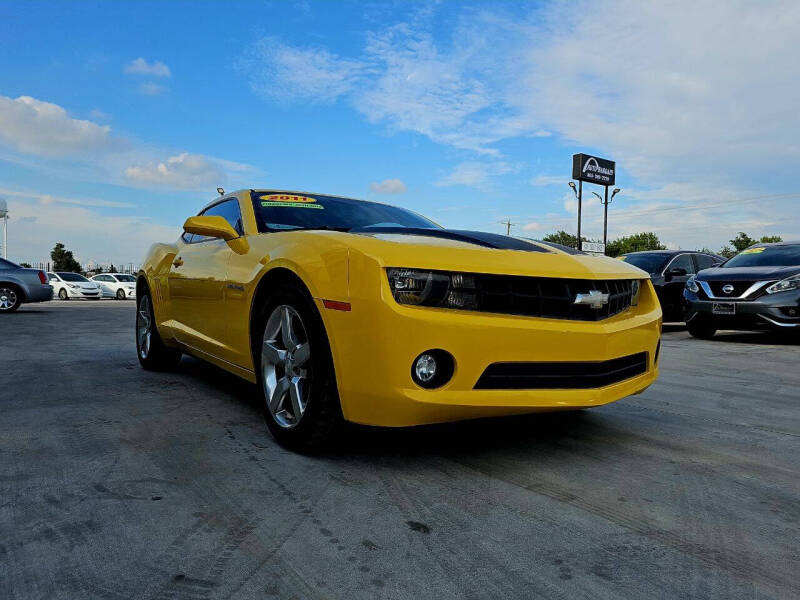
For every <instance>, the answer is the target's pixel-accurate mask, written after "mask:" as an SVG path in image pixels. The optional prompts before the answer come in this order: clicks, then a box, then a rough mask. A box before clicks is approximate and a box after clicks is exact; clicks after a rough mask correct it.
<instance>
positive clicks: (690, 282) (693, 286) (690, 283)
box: [686, 275, 700, 294]
mask: <svg viewBox="0 0 800 600" xmlns="http://www.w3.org/2000/svg"><path fill="white" fill-rule="evenodd" d="M686 289H687V290H689V291H690V292H692V293H693V294H696V293H697V292H699V291H700V286H699V285H697V281H695V278H694V275H692V276H691V277H689V279H687V280H686Z"/></svg>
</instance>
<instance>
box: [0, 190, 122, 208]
mask: <svg viewBox="0 0 800 600" xmlns="http://www.w3.org/2000/svg"><path fill="white" fill-rule="evenodd" d="M0 194H4V195H6V196H12V197H15V198H26V199H28V200H38V201H39V202H41V203H42V204H45V205H47V204H53V203H54V202H58V203H61V204H73V205H77V206H106V207H112V208H133V207H134V205H133V204H130V203H129V202H116V201H114V200H103V199H100V198H72V197H65V196H54V195H52V194H44V193H41V192H32V191H29V190H12V189H2V188H0Z"/></svg>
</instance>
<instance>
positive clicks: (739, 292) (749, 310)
mask: <svg viewBox="0 0 800 600" xmlns="http://www.w3.org/2000/svg"><path fill="white" fill-rule="evenodd" d="M684 296H685V297H686V300H687V301H688V303H689V308H688V312H687V315H686V323H687V325H688V326H689V333H691V334H692V335H693V336H694V337H698V338H704V339H708V338H710V337H713V335H714V334H715V333H716V332H717V330H718V329H744V330H752V329H756V330H757V329H772V330H778V331H794V332H796V333H800V242H779V243H777V244H756V245H755V246H751V247H750V248H748V249H747V250H742V251H741V252H740V253H739V254H737V255H736V256H734V257H733V258H731V259H730V260H729V261H728V262H726V263H724V264H723V265H720V266H719V267H718V268H715V269H709V270H707V271H703V272H702V273H699V274H698V275H697V276H696V277H693V278H691V279H689V280H688V281H687V282H686V289H685V290H684Z"/></svg>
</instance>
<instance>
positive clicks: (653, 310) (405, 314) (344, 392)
mask: <svg viewBox="0 0 800 600" xmlns="http://www.w3.org/2000/svg"><path fill="white" fill-rule="evenodd" d="M386 291H388V289H387V290H385V292H386ZM385 296H386V294H385V293H384V298H383V299H375V300H359V299H353V301H352V310H351V311H350V312H342V311H335V310H326V309H325V308H324V307H323V305H322V303H321V301H318V307H319V310H320V313H321V314H322V315H323V320H324V322H325V325H326V328H327V330H328V338H329V339H330V342H331V350H332V353H333V358H334V366H335V369H336V376H337V382H338V386H339V394H340V399H341V404H342V411H343V413H344V417H345V418H346V419H347V420H349V421H353V422H356V423H362V424H369V425H381V426H407V425H419V424H425V423H436V422H444V421H453V420H460V419H468V418H477V417H486V416H499V415H508V414H519V413H527V412H536V411H552V410H566V409H574V408H584V407H592V406H600V405H602V404H606V403H608V402H613V401H615V400H619V399H620V398H624V397H626V396H629V395H631V394H636V393H638V392H641V391H643V390H644V389H645V388H647V387H648V386H649V385H651V384H652V383H653V382H654V381H655V380H656V378H657V377H658V365H657V364H656V362H655V354H656V348H657V346H658V342H659V339H660V334H661V309H660V307H659V305H658V302H657V300H656V298H655V292H654V291H653V288H652V286H651V285H650V284H649V283H648V285H647V286H646V287H645V289H643V291H642V295H641V298H640V302H639V306H637V307H634V308H632V309H630V310H628V311H626V312H624V313H621V314H619V315H616V316H614V317H612V318H610V319H606V320H604V321H596V322H595V321H593V322H589V321H568V320H560V319H544V318H533V317H524V316H513V315H498V314H487V313H477V312H468V311H455V310H448V309H435V308H420V307H411V306H404V305H400V304H397V303H396V302H395V301H394V300H393V299H392V298H391V296H389V297H388V298H386V297H385ZM430 349H443V350H446V351H447V352H449V353H450V354H452V356H453V357H454V358H455V362H456V365H455V372H454V374H453V377H452V379H451V380H450V381H449V382H448V383H446V384H445V385H444V386H442V387H441V388H438V389H434V390H428V389H423V388H421V387H419V386H418V385H416V384H415V383H414V381H413V380H412V378H411V365H412V363H413V361H414V359H415V358H416V357H417V356H419V354H421V353H422V352H424V351H426V350H430ZM639 352H646V353H647V370H646V371H645V372H644V373H642V374H641V375H637V376H635V377H632V378H630V379H626V380H624V381H620V382H618V383H615V384H612V385H608V386H605V387H598V388H592V389H536V390H518V389H514V390H505V389H504V390H496V389H493V390H485V389H475V385H476V383H477V381H478V379H479V378H480V376H481V374H482V373H483V372H484V371H485V369H486V368H487V367H488V366H489V365H490V364H493V363H497V362H578V361H581V362H583V361H586V362H590V361H606V360H610V359H614V358H620V357H624V356H629V355H631V354H636V353H639Z"/></svg>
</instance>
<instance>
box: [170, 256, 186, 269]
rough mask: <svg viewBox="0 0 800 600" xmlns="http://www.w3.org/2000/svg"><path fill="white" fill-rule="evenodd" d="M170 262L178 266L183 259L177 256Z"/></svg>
mask: <svg viewBox="0 0 800 600" xmlns="http://www.w3.org/2000/svg"><path fill="white" fill-rule="evenodd" d="M172 264H173V265H175V266H176V267H180V266H181V265H182V264H183V259H182V258H181V257H180V256H179V257H178V258H176V259H175V260H173V261H172Z"/></svg>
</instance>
